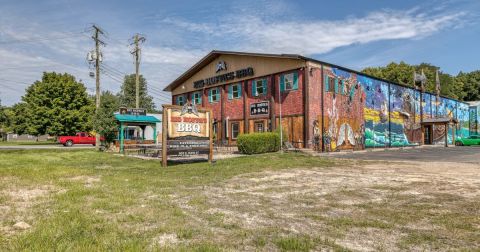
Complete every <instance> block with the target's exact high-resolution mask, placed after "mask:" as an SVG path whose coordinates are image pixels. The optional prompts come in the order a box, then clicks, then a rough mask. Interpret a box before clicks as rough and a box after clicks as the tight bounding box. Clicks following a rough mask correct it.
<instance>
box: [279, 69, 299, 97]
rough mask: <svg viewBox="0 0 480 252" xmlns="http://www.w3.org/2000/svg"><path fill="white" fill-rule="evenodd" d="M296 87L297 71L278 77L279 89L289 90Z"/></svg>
mask: <svg viewBox="0 0 480 252" xmlns="http://www.w3.org/2000/svg"><path fill="white" fill-rule="evenodd" d="M297 89H298V73H297V72H293V73H289V74H284V75H282V76H281V77H280V91H282V92H283V91H290V90H297Z"/></svg>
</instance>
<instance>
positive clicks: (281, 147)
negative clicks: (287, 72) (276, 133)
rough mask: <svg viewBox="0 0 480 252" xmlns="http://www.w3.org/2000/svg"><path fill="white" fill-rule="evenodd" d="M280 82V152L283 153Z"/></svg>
mask: <svg viewBox="0 0 480 252" xmlns="http://www.w3.org/2000/svg"><path fill="white" fill-rule="evenodd" d="M280 82H281V81H280ZM280 82H279V83H278V105H279V106H280V107H279V110H278V111H279V113H280V152H283V125H282V94H281V93H280V85H281V83H280Z"/></svg>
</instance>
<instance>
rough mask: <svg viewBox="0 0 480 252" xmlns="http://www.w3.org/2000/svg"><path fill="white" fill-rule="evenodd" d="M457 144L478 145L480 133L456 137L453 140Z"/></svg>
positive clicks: (479, 143)
mask: <svg viewBox="0 0 480 252" xmlns="http://www.w3.org/2000/svg"><path fill="white" fill-rule="evenodd" d="M455 144H456V145H459V146H470V145H480V135H471V136H469V137H467V138H462V139H458V140H456V141H455Z"/></svg>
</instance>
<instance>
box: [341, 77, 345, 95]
mask: <svg viewBox="0 0 480 252" xmlns="http://www.w3.org/2000/svg"><path fill="white" fill-rule="evenodd" d="M340 83H341V84H342V88H341V89H340V92H341V93H342V95H344V94H345V80H340Z"/></svg>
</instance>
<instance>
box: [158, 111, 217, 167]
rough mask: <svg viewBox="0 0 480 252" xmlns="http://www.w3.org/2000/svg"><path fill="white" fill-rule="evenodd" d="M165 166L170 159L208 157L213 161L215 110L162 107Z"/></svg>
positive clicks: (163, 158)
mask: <svg viewBox="0 0 480 252" xmlns="http://www.w3.org/2000/svg"><path fill="white" fill-rule="evenodd" d="M163 130H164V131H163V132H165V134H163V140H162V165H163V166H166V165H167V159H168V156H177V157H186V156H192V155H202V154H208V160H209V161H211V160H212V153H213V152H212V147H213V145H212V143H213V141H212V140H213V134H212V111H211V110H210V109H197V107H196V106H195V105H192V104H191V103H186V104H185V105H183V106H175V105H163Z"/></svg>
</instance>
